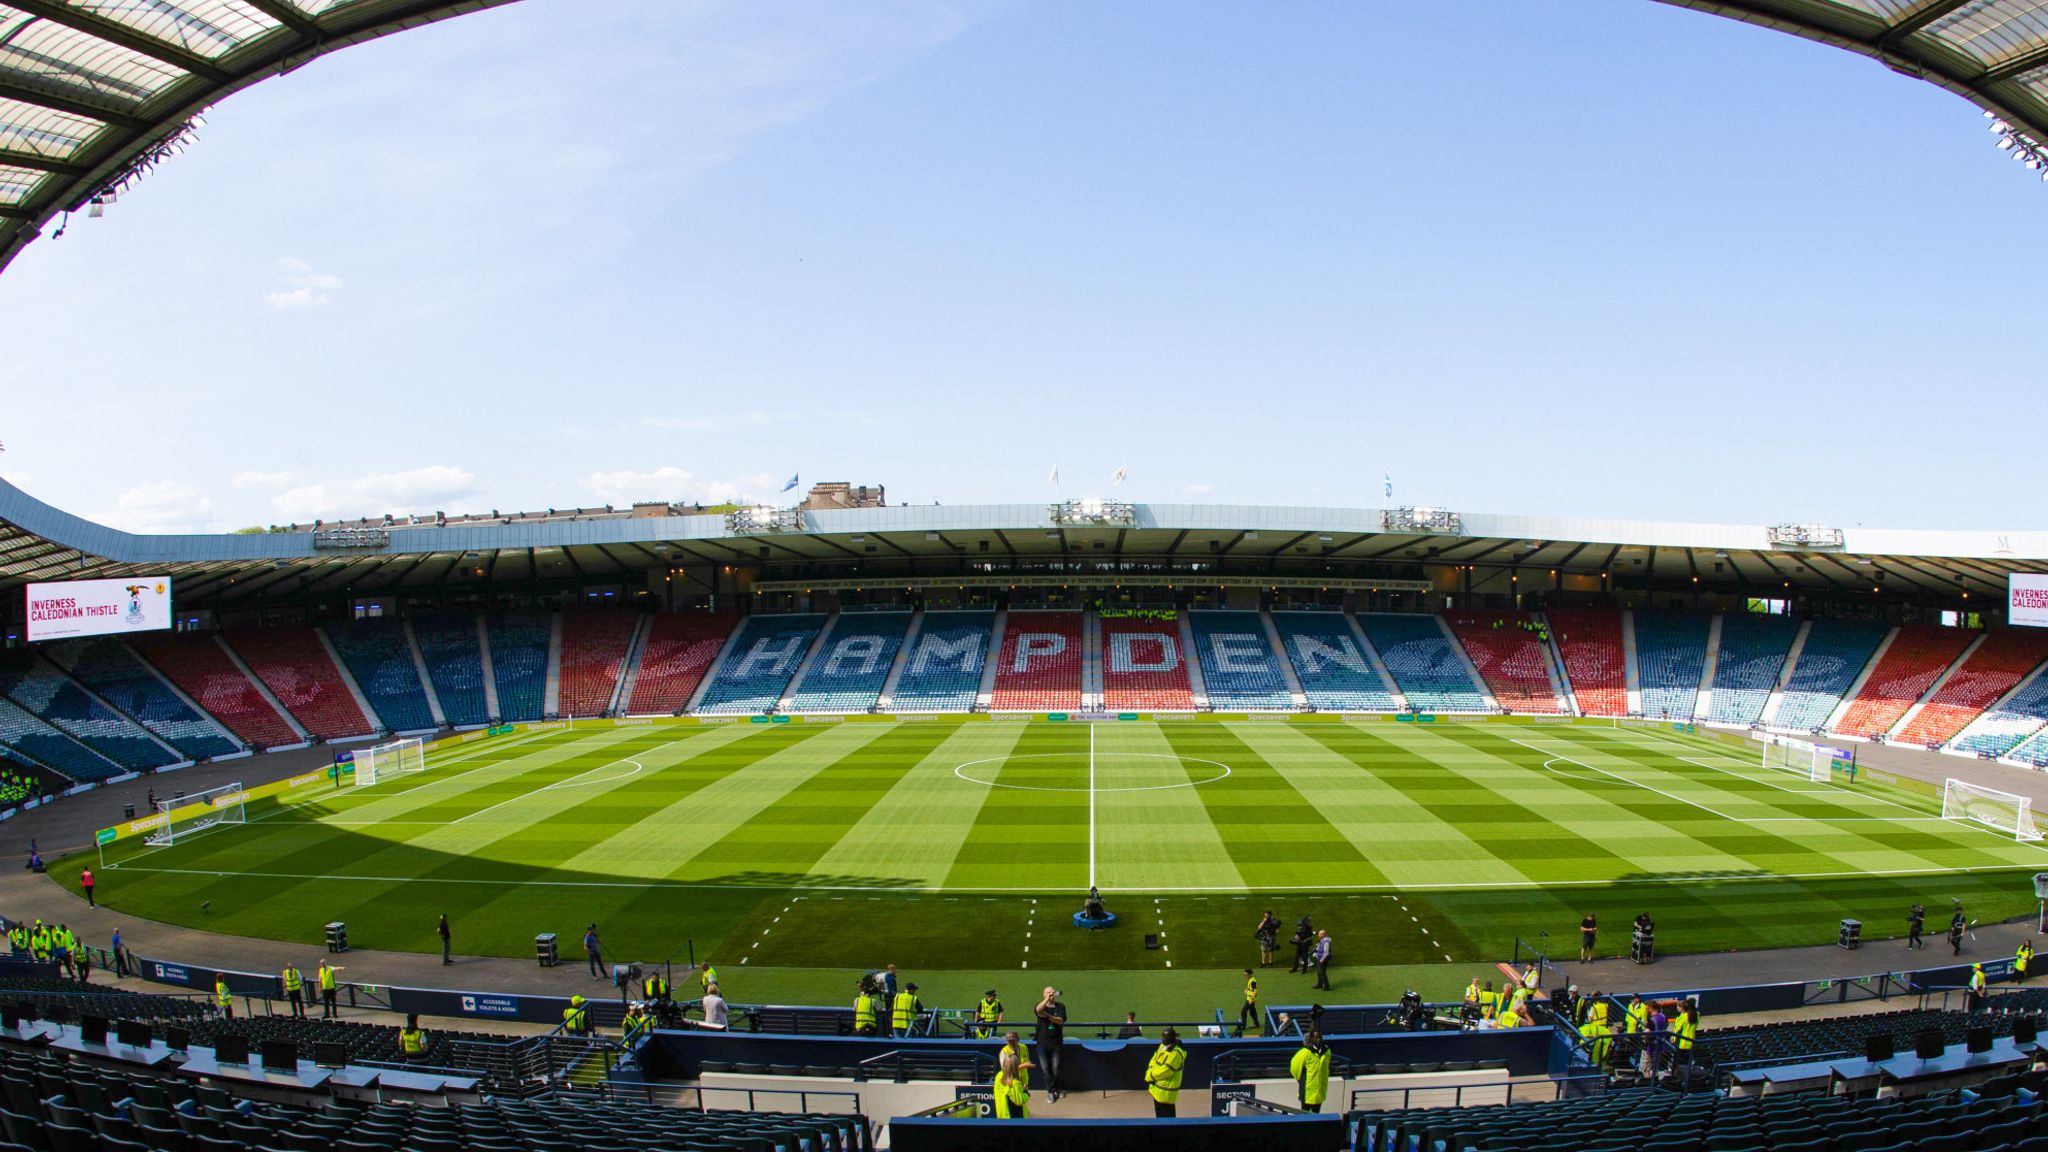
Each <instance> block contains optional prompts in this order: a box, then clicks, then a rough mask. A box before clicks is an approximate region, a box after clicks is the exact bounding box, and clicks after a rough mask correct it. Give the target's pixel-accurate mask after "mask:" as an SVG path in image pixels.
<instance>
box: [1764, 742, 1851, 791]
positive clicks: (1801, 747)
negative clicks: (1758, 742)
mask: <svg viewBox="0 0 2048 1152" xmlns="http://www.w3.org/2000/svg"><path fill="white" fill-rule="evenodd" d="M1763 757H1764V758H1763V766H1764V767H1766V768H1776V769H1777V770H1779V771H1781V772H1793V773H1797V774H1798V775H1801V776H1804V777H1806V778H1807V779H1808V780H1811V781H1813V782H1814V783H1816V784H1825V783H1827V782H1828V774H1829V773H1830V772H1832V771H1833V770H1834V766H1835V750H1834V749H1832V748H1825V747H1822V746H1821V745H1819V744H1815V743H1813V742H1812V741H1810V740H1801V739H1798V738H1797V737H1793V736H1777V737H1773V738H1772V739H1770V740H1767V741H1765V743H1764V746H1763Z"/></svg>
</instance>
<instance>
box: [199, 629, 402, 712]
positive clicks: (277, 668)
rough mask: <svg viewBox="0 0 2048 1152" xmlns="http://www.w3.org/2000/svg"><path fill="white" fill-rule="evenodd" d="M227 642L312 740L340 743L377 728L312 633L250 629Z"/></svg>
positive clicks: (311, 630) (231, 637)
mask: <svg viewBox="0 0 2048 1152" xmlns="http://www.w3.org/2000/svg"><path fill="white" fill-rule="evenodd" d="M227 641H228V643H229V644H230V645H232V646H233V647H234V649H235V653H236V654H237V655H239V656H240V657H241V658H242V662H243V663H245V664H247V665H248V666H249V670H250V671H251V672H254V673H255V674H256V677H257V679H259V680H261V681H263V686H264V687H265V688H268V689H270V694H271V695H272V696H275V697H276V698H277V700H278V703H280V704H283V705H284V706H285V707H286V708H287V709H289V710H290V711H291V714H292V716H293V717H294V718H295V719H297V720H298V722H299V726H300V727H302V728H304V729H305V730H306V731H308V732H310V733H312V734H313V735H314V736H315V737H317V738H319V739H322V740H339V739H344V738H346V737H349V736H365V735H369V734H370V733H372V732H374V731H375V730H376V728H375V726H374V725H373V724H371V723H370V721H369V720H368V718H366V717H365V716H364V715H363V710H362V709H361V708H360V707H358V706H357V705H356V700H355V696H354V695H353V694H352V693H350V692H349V690H348V685H346V684H344V683H342V680H341V673H340V671H339V670H338V669H336V668H335V666H334V658H333V657H332V656H329V655H328V654H327V647H326V645H324V644H322V643H320V637H319V635H318V634H317V633H316V632H314V631H313V629H311V628H260V629H250V630H248V631H244V632H234V633H230V634H228V636H227Z"/></svg>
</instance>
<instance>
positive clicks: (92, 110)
mask: <svg viewBox="0 0 2048 1152" xmlns="http://www.w3.org/2000/svg"><path fill="white" fill-rule="evenodd" d="M0 96H5V97H7V98H8V99H9V100H19V101H21V102H22V103H23V104H33V105H35V106H36V107H38V108H48V109H49V110H50V111H52V112H62V113H64V114H66V115H68V116H82V117H84V118H86V119H87V120H97V121H99V122H100V123H102V124H111V125H113V126H114V127H116V128H126V129H127V130H128V131H130V132H141V131H143V130H144V129H146V128H148V127H149V122H148V121H147V120H144V119H142V118H141V117H139V116H131V115H129V114H128V113H126V112H116V111H113V110H112V109H107V108H101V107H99V106H98V105H95V104H86V103H83V102H82V101H78V100H73V99H71V98H70V97H68V96H59V95H56V94H54V93H51V92H46V91H44V90H43V89H41V88H32V87H29V86H28V85H25V84H16V83H15V82H14V81H12V80H9V79H7V78H6V77H5V76H0Z"/></svg>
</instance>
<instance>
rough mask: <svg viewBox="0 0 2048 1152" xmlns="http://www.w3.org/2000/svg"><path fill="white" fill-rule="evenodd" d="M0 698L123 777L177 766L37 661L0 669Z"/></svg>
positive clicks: (146, 736) (127, 722) (174, 760)
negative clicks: (106, 761)
mask: <svg viewBox="0 0 2048 1152" xmlns="http://www.w3.org/2000/svg"><path fill="white" fill-rule="evenodd" d="M0 693H5V694H6V695H7V698H8V699H10V700H12V701H14V702H15V703H16V704H19V705H20V706H21V707H22V708H24V709H26V710H27V711H29V712H31V713H33V714H34V715H35V716H36V718H37V719H39V720H42V721H43V722H45V723H47V724H49V725H50V726H51V727H53V728H56V729H57V730H58V731H60V732H62V733H64V734H65V735H66V736H69V737H71V738H72V739H73V740H76V741H78V742H79V743H80V744H83V745H85V746H86V747H88V748H90V749H92V750H93V751H95V752H97V753H99V754H100V755H101V756H104V757H106V758H107V759H109V760H112V761H113V762H114V763H116V764H119V765H120V766H121V767H122V768H124V769H127V770H128V771H131V772H134V771H141V770H143V769H147V768H161V767H163V766H164V765H166V764H175V763H177V762H178V758H177V756H175V755H173V754H172V753H171V752H169V751H167V750H166V749H165V748H164V746H163V745H162V744H159V743H157V742H156V741H155V740H153V739H151V738H150V735H149V733H147V732H144V731H143V730H142V729H141V728H138V727H137V726H136V725H135V723H134V722H133V721H131V720H129V719H128V718H127V717H126V716H122V715H121V714H119V713H117V712H114V711H113V710H111V709H109V708H108V707H107V706H106V705H104V704H101V703H100V702H99V701H97V700H95V699H93V698H92V697H91V696H89V695H87V694H86V693H85V692H84V691H83V690H82V689H80V688H79V687H78V685H76V684H73V683H72V682H71V681H70V680H69V679H68V678H66V677H65V675H64V674H63V673H61V672H59V671H57V670H56V669H55V668H54V667H52V666H51V665H49V664H46V663H44V662H42V661H41V660H37V659H35V658H33V657H31V658H29V659H28V660H26V661H20V662H16V663H15V664H14V665H13V666H12V667H9V668H5V669H0Z"/></svg>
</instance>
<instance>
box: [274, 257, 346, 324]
mask: <svg viewBox="0 0 2048 1152" xmlns="http://www.w3.org/2000/svg"><path fill="white" fill-rule="evenodd" d="M277 283H278V288H277V290H276V291H274V292H268V293H265V294H264V296H263V302H264V303H265V304H268V305H269V306H270V307H272V308H274V309H277V310H279V311H283V310H285V309H289V308H322V307H325V306H326V305H328V304H329V303H332V302H333V299H334V298H333V297H331V296H329V295H328V294H327V293H328V292H329V291H331V290H333V289H336V288H339V287H341V277H339V276H336V275H334V274H333V273H332V272H315V271H314V270H313V266H312V265H311V264H308V263H306V262H305V261H304V260H301V259H299V258H298V257H296V256H284V257H280V258H279V259H278V261H277Z"/></svg>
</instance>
